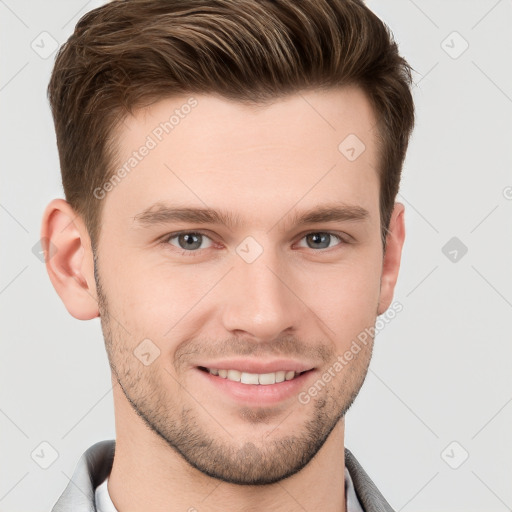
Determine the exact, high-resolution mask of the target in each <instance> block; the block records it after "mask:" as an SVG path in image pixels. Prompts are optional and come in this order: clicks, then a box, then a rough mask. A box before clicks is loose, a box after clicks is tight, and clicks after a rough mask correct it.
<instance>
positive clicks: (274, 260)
mask: <svg viewBox="0 0 512 512" xmlns="http://www.w3.org/2000/svg"><path fill="white" fill-rule="evenodd" d="M227 277H228V279H226V280H225V282H224V289H223V297H224V300H223V310H222V322H223V325H224V328H225V329H226V330H227V331H229V333H230V334H231V335H234V336H241V335H243V336H246V337H248V338H252V339H254V341H260V342H268V341H272V340H273V339H276V338H278V337H279V336H280V335H281V336H282V335H284V334H288V335H289V334H292V333H295V332H296V331H297V330H298V328H299V322H300V321H301V320H302V319H303V318H305V310H306V307H305V305H304V303H303V302H302V301H301V299H300V297H298V296H297V294H296V291H295V290H294V277H293V272H292V271H291V269H290V268H286V263H285V262H284V261H279V258H278V255H276V254H275V253H271V251H270V250H265V251H264V252H263V253H262V254H261V255H260V257H259V258H258V259H257V260H256V261H253V262H252V263H247V262H246V261H244V260H243V259H242V258H238V257H236V260H235V265H234V268H233V270H232V271H231V272H230V273H229V276H227ZM296 287H297V286H295V288H296Z"/></svg>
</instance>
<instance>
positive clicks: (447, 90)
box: [0, 0, 512, 512]
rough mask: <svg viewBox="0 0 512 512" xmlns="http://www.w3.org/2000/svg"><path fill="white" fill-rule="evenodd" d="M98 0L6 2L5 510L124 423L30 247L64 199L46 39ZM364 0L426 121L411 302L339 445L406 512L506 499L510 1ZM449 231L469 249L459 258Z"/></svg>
mask: <svg viewBox="0 0 512 512" xmlns="http://www.w3.org/2000/svg"><path fill="white" fill-rule="evenodd" d="M101 3H102V2H101V1H90V2H85V1H84V0H68V1H62V0H61V1H57V0H52V1H45V2H36V1H28V0H0V114H1V115H0V130H1V132H0V144H1V153H0V154H1V184H0V194H1V195H0V222H1V232H2V237H1V243H0V251H1V265H0V314H1V326H2V331H1V333H2V339H1V343H2V345H1V358H0V361H1V368H0V379H1V382H0V450H1V455H0V461H1V463H0V511H1V512H7V511H8V512H21V511H23V512H32V511H33V512H35V511H47V510H49V509H50V508H51V506H52V505H53V503H54V502H55V500H56V499H57V497H58V496H59V495H60V493H61V492H62V490H63V489H64V487H65V485H66V484H67V482H68V479H69V477H70V476H71V474H72V472H73V470H74V466H75V464H76V462H77V460H78V458H79V456H80V455H81V454H82V452H83V451H84V450H85V449H86V448H88V447H89V446H90V445H92V444H93V443H95V442H96V441H99V440H102V439H109V438H113V437H114V416H113V403H112V393H111V385H110V373H109V368H108V363H107V358H106V354H105V351H104V347H103V339H102V336H101V331H100V324H99V320H97V319H96V320H94V321H90V322H80V321H78V320H75V319H74V318H72V317H71V316H70V315H69V314H68V313H67V311H66V310H65V308H64V306H63V305H62V303H61V302H60V299H59V298H58V296H57V294H56V293H55V291H54V289H53V288H52V286H51V284H50V281H49V279H48V276H47V273H46V270H45V267H44V265H43V264H42V263H41V262H40V261H39V260H38V259H37V257H36V256H34V254H33V253H32V247H33V246H34V245H35V244H36V243H37V242H38V239H39V228H40V220H41V214H42V212H43V209H44V207H45V205H46V204H47V203H48V202H49V201H50V200H51V199H52V198H53V197H58V196H60V197H62V189H61V185H60V176H59V166H58V159H57V150H56V145H55V136H54V131H53V124H52V120H51V117H50V112H49V108H48V103H47V100H46V86H47V83H48V78H49V73H50V70H51V68H52V65H53V59H54V56H55V54H54V53H53V54H52V55H50V56H47V55H46V54H44V53H45V52H50V51H51V50H52V46H51V45H52V38H53V39H55V40H56V41H57V42H58V43H59V44H60V43H62V42H64V41H65V40H66V39H67V37H68V36H69V35H70V33H71V31H72V30H73V27H74V25H75V23H76V22H77V21H78V19H79V17H80V16H81V15H82V14H83V13H85V12H86V11H88V10H90V9H92V8H94V7H96V6H98V5H100V4H101ZM368 3H369V6H370V7H371V8H372V9H373V10H374V11H375V12H376V13H377V14H378V15H379V16H380V17H381V18H382V19H383V20H384V21H385V22H386V23H387V24H388V25H389V26H390V28H391V29H392V31H393V33H394V35H395V38H396V40H397V41H398V43H399V46H400V49H401V52H402V53H403V55H404V56H405V57H406V58H407V59H408V61H409V62H410V63H411V65H412V66H413V67H414V69H415V70H416V73H415V81H416V86H415V88H414V95H415V101H416V105H417V126H416V129H415V132H414V136H413V139H412V141H411V146H410V150H409V153H408V157H407V161H406V165H405V169H404V179H403V183H402V188H401V193H400V196H399V198H398V199H399V200H400V201H402V202H403V203H405V205H406V219H407V220H406V224H407V240H406V245H405V248H404V254H403V263H402V269H401V276H400V279H399V282H398V287H397V290H396V297H395V298H396V300H398V301H400V302H401V303H402V304H403V308H404V309H403V311H402V312H401V313H400V314H399V315H397V317H396V318H395V319H394V320H393V321H392V322H391V323H390V324H389V325H388V326H387V327H386V328H385V329H384V330H383V331H382V332H381V333H380V334H379V335H378V338H377V342H376V347H375V355H374V359H373V362H372V366H371V370H370V373H369V375H368V378H367V380H366V383H365V385H364V387H363V390H362V392H361V394H360V396H359V397H358V399H357V401H356V403H355V404H354V406H353V407H352V409H351V410H350V411H349V413H348V415H347V435H346V445H347V446H348V447H349V448H350V449H351V450H352V451H353V452H354V453H355V455H356V456H357V457H358V459H359V460H360V462H361V463H362V465H363V466H364V467H365V469H366V470H367V471H368V473H369V474H370V475H371V476H372V477H373V479H374V480H375V482H376V484H377V485H378V487H379V488H380V489H381V490H382V492H383V494H384V495H385V496H386V498H387V499H388V500H389V501H390V503H391V504H392V505H393V506H394V507H395V508H396V510H397V511H405V512H413V511H429V512H437V511H464V512H471V511H485V512H501V511H505V510H510V509H511V507H512V485H511V483H512V436H511V432H512V430H511V426H512V404H511V402H512V372H511V371H510V367H511V361H512V344H511V343H510V341H511V340H510V329H509V325H510V318H511V313H512V287H511V272H510V266H511V265H510V264H511V256H512V230H511V224H512V200H511V198H512V172H511V164H512V156H511V155H512V153H511V145H512V122H511V119H512V71H511V55H512V53H511V50H512V35H511V29H510V27H511V25H512V2H511V1H510V0H501V1H496V0H478V1H476V0H471V1H469V0H465V1H462V0H461V1H455V0H451V1H447V0H435V1H433V0H428V1H427V0H415V1H412V0H392V1H390V0H385V1H384V0H382V1H377V0H371V1H369V2H368ZM454 31H456V32H457V33H458V34H459V35H457V34H453V32H454ZM42 32H47V34H43V35H40V34H41V33H42ZM48 34H49V35H48ZM33 41H34V42H33ZM443 41H444V42H443ZM464 41H467V43H468V44H469V47H468V49H467V50H466V51H465V52H464V53H462V54H461V55H458V54H459V53H460V51H461V50H462V49H463V48H464V45H465V43H464ZM31 45H32V46H33V47H35V48H37V51H35V50H34V49H33V47H32V46H31ZM38 52H39V54H41V53H42V54H44V55H43V56H44V57H47V58H42V57H41V56H40V55H39V54H38ZM454 57H457V58H454ZM452 237H457V238H458V240H459V241H460V242H462V243H463V244H464V245H465V246H466V247H467V248H468V252H467V254H465V255H464V256H461V254H462V253H461V252H460V250H459V252H458V260H457V261H456V262H454V261H452V260H451V258H453V256H454V253H452V254H451V255H450V254H448V257H447V256H446V255H445V254H444V253H443V251H442V248H443V247H444V246H445V244H446V243H447V242H448V241H449V240H450V239H451V238H452ZM460 242H456V243H457V244H459V245H460ZM452 249H453V248H451V247H449V249H448V250H452ZM448 250H446V251H445V252H447V253H448ZM454 441H455V442H456V444H451V443H452V442H454ZM42 442H48V443H50V444H51V445H52V446H53V447H54V449H55V450H56V451H57V452H58V455H59V456H58V458H57V460H56V461H55V462H54V463H53V464H52V465H50V467H49V468H48V469H42V468H41V467H40V466H39V465H38V464H37V463H36V461H35V460H38V462H44V457H40V458H39V459H38V458H37V457H36V456H34V459H33V458H32V456H31V454H32V453H33V452H34V450H36V453H39V454H40V453H41V447H40V444H41V443H42ZM447 447H448V449H446V448H447ZM43 451H44V452H45V457H46V461H47V462H49V460H50V459H48V457H50V456H51V453H50V450H49V449H46V450H44V447H43ZM466 452H467V453H468V454H469V458H468V459H467V460H466V461H465V462H464V463H462V464H461V465H460V467H458V469H453V468H452V467H450V465H451V466H457V465H459V464H460V463H461V462H462V461H463V459H464V457H465V455H466ZM310 512H313V511H310Z"/></svg>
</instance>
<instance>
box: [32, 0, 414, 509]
mask: <svg viewBox="0 0 512 512" xmlns="http://www.w3.org/2000/svg"><path fill="white" fill-rule="evenodd" d="M410 86H411V74H410V68H409V66H408V64H407V63H406V61H405V60H404V59H403V58H402V57H400V56H399V54H398V50H397V46H396V44H395V43H394V42H393V40H392V36H391V35H390V33H389V32H388V30H387V28H386V26H385V25H384V24H383V23H382V22H381V21H380V20H379V19H378V18H377V17H376V16H375V15H374V14H373V13H372V12H371V11H370V10H369V9H368V8H367V7H366V6H365V5H364V4H363V3H362V0H304V1H301V2H296V1H294V0H278V1H276V0H236V1H233V0H172V1H170V0H166V1H164V0H127V1H114V2H111V3H109V4H107V5H105V6H103V7H101V8H98V9H95V10H94V11H92V12H90V13H88V14H87V15H85V16H84V17H83V18H82V19H81V20H80V21H79V23H78V25H77V27H76V29H75V32H74V34H73V35H72V36H71V37H70V39H69V41H68V42H67V43H66V44H65V45H64V46H63V47H62V48H61V50H60V52H59V54H58V56H57V59H56V63H55V68H54V71H53V74H52V78H51V81H50V85H49V97H50V102H51V106H52V112H53V116H54V120H55V126H56V133H57V142H58V147H59V154H60V160H61V171H62V178H63V185H64V191H65V195H66V201H65V200H63V199H56V200H54V201H52V202H51V203H50V204H49V205H48V207H47V209H46V211H45V214H44V218H43V224H42V238H43V239H45V240H48V241H49V243H51V244H53V246H54V247H55V248H56V249H57V250H56V251H54V254H53V256H52V257H51V258H48V259H47V269H48V273H49V276H50V279H51V281H52V283H53V285H54V287H55V288H56V290H57V292H58V294H59V295H60V297H61V298H62V300H63V302H64V304H65V306H66V308H67V309H68V311H69V312H70V313H71V314H72V315H73V316H74V317H76V318H78V319H82V320H86V319H92V318H95V317H97V316H100V318H101V324H102V330H103V335H104V338H105V344H106V349H107V354H108V358H109V362H110V367H111V370H112V383H113V396H114V406H115V417H116V440H115V442H114V441H104V442H101V443H98V444H96V445H94V446H93V447H91V448H90V449H89V450H88V451H87V452H86V453H85V454H84V456H83V457H82V459H81V460H80V461H79V464H78V466H77V468H76V471H75V474H74V476H73V480H72V481H71V482H70V484H69V485H68V487H67V488H66V490H65V491H64V494H63V495H62V496H61V498H60V499H59V501H58V502H57V504H56V505H55V507H54V509H53V510H54V511H55V512H62V511H71V510H72V511H86V510H102V511H104V512H106V511H116V510H117V511H119V512H127V511H142V510H151V511H155V512H158V511H163V510H165V511H187V510H188V511H195V510H198V511H214V510H224V511H225V510H229V511H232V510H233V511H234V510H244V511H252V510H275V511H281V510H286V511H295V510H310V511H313V510H323V511H349V512H354V511H361V510H364V511H389V510H392V509H391V507H390V505H389V504H388V503H387V502H386V500H385V499H384V498H383V497H382V495H381V494H380V493H379V491H378V490H377V489H376V487H375V486H374V484H373V483H372V481H371V480H370V478H369V477H368V476H367V475H366V473H365V472H364V470H363V469H362V468H361V466H360V465H359V464H358V463H357V461H356V459H355V458H354V456H353V455H352V454H351V453H350V452H349V451H348V450H346V449H345V448H344V416H345V413H346V411H347V410H348V408H349V407H350V405H351V404H352V402H353V400H354V399H355V397H356V395H357V394H358V392H359V390H360V388H361V385H362V384H363V381H364V379H365V376H366V373H367V369H368V365H369V362H370V358H371V353H372V346H373V342H374V336H373V335H374V333H375V329H374V328H373V326H374V325H375V321H376V317H377V315H381V314H384V313H385V312H386V310H387V309H388V308H389V307H390V305H391V302H392V298H393V291H394V286H395V283H396V280H397V276H398V271H399V265H400V256H401V249H402V245H403V242H404V236H405V233H404V207H403V205H401V204H399V203H395V198H396V194H397V192H398V186H399V181H400V173H401V168H402V164H403V161H404V158H405V153H406V149H407V145H408V140H409V136H410V133H411V131H412V128H413V124H414V107H413V101H412V96H411V92H410ZM53 246H52V245H50V247H53ZM367 333H370V335H368V334H367Z"/></svg>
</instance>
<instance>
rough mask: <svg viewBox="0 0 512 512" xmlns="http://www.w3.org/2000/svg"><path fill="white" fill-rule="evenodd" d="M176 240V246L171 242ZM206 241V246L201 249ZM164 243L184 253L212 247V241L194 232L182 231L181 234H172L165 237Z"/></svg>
mask: <svg viewBox="0 0 512 512" xmlns="http://www.w3.org/2000/svg"><path fill="white" fill-rule="evenodd" d="M174 240H176V241H177V243H178V245H176V244H175V243H174V242H173V241H174ZM205 241H207V245H206V246H203V247H201V245H203V243H204V242H205ZM165 242H166V243H168V244H169V245H173V246H174V247H176V248H177V249H184V252H197V249H208V248H209V247H211V246H212V240H211V239H210V238H209V237H208V236H206V235H204V234H203V233H198V232H196V231H182V232H181V233H174V234H171V235H169V236H168V237H166V239H165Z"/></svg>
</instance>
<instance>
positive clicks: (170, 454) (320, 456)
mask: <svg viewBox="0 0 512 512" xmlns="http://www.w3.org/2000/svg"><path fill="white" fill-rule="evenodd" d="M119 391H120V390H119V386H114V402H115V405H116V450H115V456H114V463H113V466H112V471H111V473H110V477H109V481H108V491H109V494H110V497H111V499H112V501H113V503H114V505H115V507H116V509H117V510H118V511H119V512H128V511H143V510H148V508H150V509H151V510H152V511H153V512H160V511H162V512H163V511H164V510H165V511H166V512H174V511H176V512H177V511H180V512H183V511H189V512H197V511H199V510H200V511H201V512H217V511H224V510H244V511H247V512H252V511H254V512H256V511H260V510H273V511H275V512H281V511H283V512H284V511H286V512H295V511H301V512H303V511H304V510H323V511H324V512H340V511H343V512H345V475H344V470H345V457H344V422H343V420H341V421H340V422H339V423H338V424H337V425H336V427H335V428H334V429H333V431H332V432H331V434H330V435H329V437H328V439H327V441H326V442H325V444H324V445H323V447H322V448H321V449H320V451H319V452H318V453H317V454H316V456H315V457H314V458H313V460H311V461H310V463H309V464H308V465H307V466H306V467H304V468H303V469H302V470H301V471H299V472H298V473H296V474H295V475H292V476H291V477H289V478H286V479H284V480H282V481H280V482H277V483H275V484H271V485H258V486H244V485H235V484H230V483H226V482H223V481H220V480H217V479H215V478H212V477H209V476H207V475H205V474H203V473H201V472H200V471H198V470H197V469H195V468H193V467H192V466H190V464H188V462H186V461H185V460H184V459H183V457H182V456H181V455H180V454H178V453H177V452H176V451H175V450H174V449H172V448H171V447H170V446H169V445H168V444H167V443H166V442H165V441H164V440H163V439H161V438H160V437H159V436H158V435H157V434H156V433H154V432H153V431H152V430H150V429H149V428H148V427H147V426H146V425H145V423H144V422H143V420H142V419H141V418H140V417H139V416H138V415H137V414H135V412H134V411H133V409H132V408H131V406H130V404H129V403H128V402H127V401H126V399H125V397H124V395H122V392H121V393H119Z"/></svg>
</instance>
